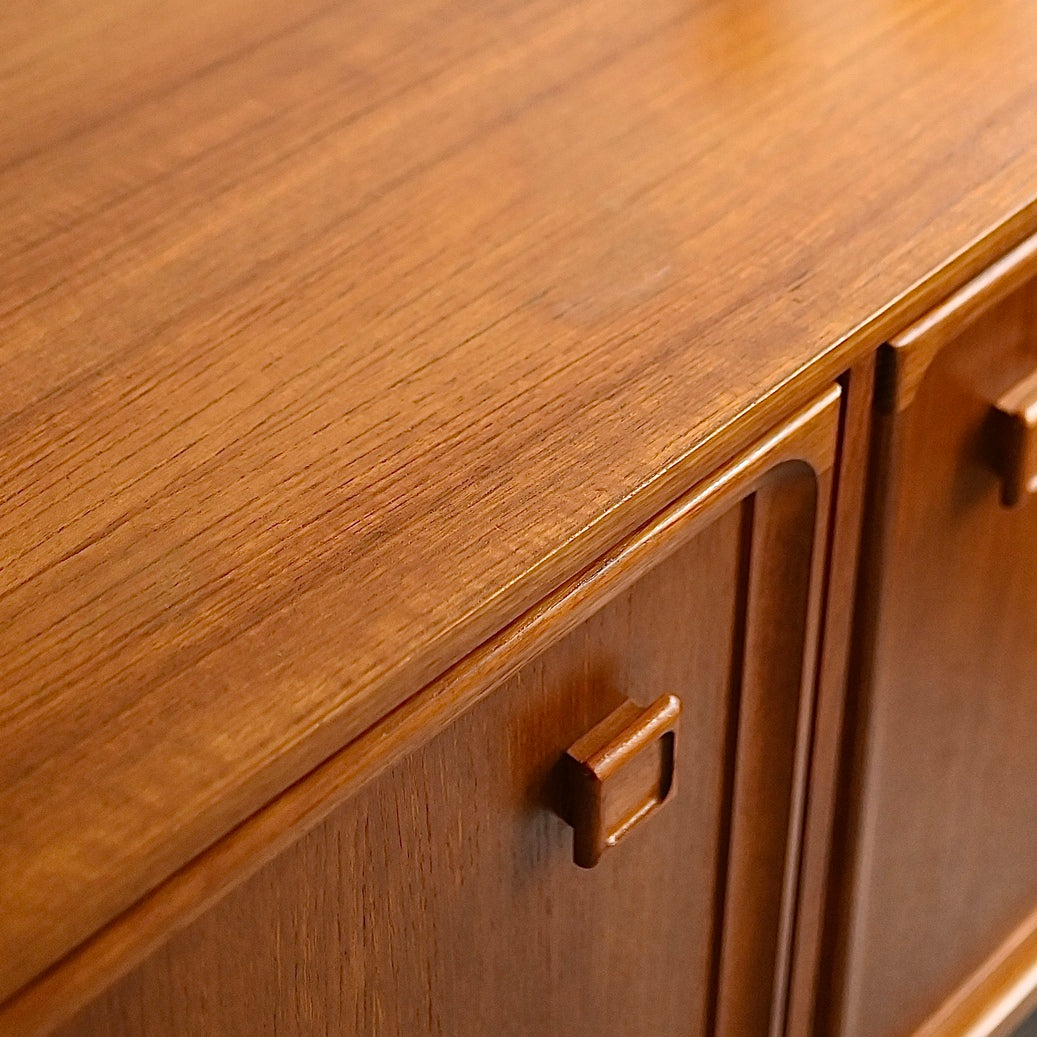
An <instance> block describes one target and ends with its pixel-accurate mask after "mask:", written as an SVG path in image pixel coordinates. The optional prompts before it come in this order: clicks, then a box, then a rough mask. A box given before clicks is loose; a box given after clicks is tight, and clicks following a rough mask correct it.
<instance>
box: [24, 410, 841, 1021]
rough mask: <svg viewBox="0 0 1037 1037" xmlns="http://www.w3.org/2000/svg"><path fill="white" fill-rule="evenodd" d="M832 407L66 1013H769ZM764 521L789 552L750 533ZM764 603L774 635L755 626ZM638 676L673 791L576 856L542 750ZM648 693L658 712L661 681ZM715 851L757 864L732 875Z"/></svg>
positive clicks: (788, 857)
mask: <svg viewBox="0 0 1037 1037" xmlns="http://www.w3.org/2000/svg"><path fill="white" fill-rule="evenodd" d="M837 413H838V407H837V400H836V398H835V396H834V395H829V397H828V398H827V401H825V402H824V404H823V405H822V406H821V407H820V409H817V410H815V411H814V412H813V413H812V414H810V415H808V416H805V420H801V421H798V422H797V423H796V424H795V426H794V428H793V429H792V430H791V431H792V434H793V440H794V441H795V446H796V450H795V452H796V453H798V454H806V455H807V456H806V457H803V458H801V459H799V460H796V461H793V462H789V461H782V460H781V456H782V452H783V448H784V446H785V445H784V444H782V442H781V439H779V440H778V441H777V442H776V443H775V445H776V446H777V449H776V450H771V451H770V452H769V454H770V463H772V464H775V463H777V464H776V467H773V468H772V469H771V470H770V471H769V472H764V473H758V472H754V471H753V469H752V467H751V466H748V467H743V469H742V478H741V479H740V481H739V485H738V488H737V491H736V493H734V494H732V493H731V492H730V491H729V489H728V488H726V487H723V486H721V487H720V488H719V489H720V492H716V493H713V494H712V495H711V496H710V497H709V500H708V502H707V503H706V510H705V512H703V510H702V509H701V508H697V509H690V510H685V511H684V513H683V514H682V515H671V516H669V518H668V520H667V521H663V522H659V523H656V524H655V525H654V528H653V529H652V530H650V531H646V533H645V536H646V537H647V540H646V542H647V545H648V556H647V557H648V558H649V559H650V561H649V566H650V567H649V568H648V570H647V571H646V572H641V573H638V571H637V570H636V569H628V570H627V572H626V577H627V579H628V580H629V579H630V578H632V577H634V576H637V577H638V578H637V579H636V582H633V583H631V584H629V585H628V586H627V587H625V588H624V589H622V590H621V591H619V592H618V593H616V592H615V588H609V583H608V578H607V574H608V569H607V568H603V569H599V570H597V572H596V573H592V574H589V576H588V577H587V579H586V580H585V581H584V582H583V583H582V584H580V585H577V586H576V587H575V588H574V589H575V590H576V591H578V592H582V590H583V587H584V586H586V587H589V588H590V594H591V600H592V601H594V602H597V601H599V598H598V595H599V594H600V593H601V592H602V591H603V590H606V589H607V590H609V591H610V594H609V596H610V597H611V599H612V600H611V601H609V602H608V603H607V604H605V605H604V607H603V608H600V609H599V610H598V611H596V612H594V613H593V614H592V615H591V616H590V617H589V618H586V617H585V618H583V619H582V622H580V623H579V625H578V626H576V628H575V629H574V630H572V631H571V632H570V633H569V634H568V635H567V636H566V637H565V638H563V639H562V640H561V641H558V642H556V643H555V644H554V645H552V646H551V647H549V648H548V649H547V650H546V651H543V652H542V653H541V654H540V655H539V656H538V657H536V658H535V659H534V660H533V661H532V662H530V663H527V664H526V665H525V666H524V667H523V668H522V669H520V670H519V672H518V673H516V674H515V675H514V676H512V677H511V678H510V679H509V680H508V681H507V682H506V683H505V684H504V685H503V686H502V687H500V688H499V689H498V690H496V691H494V692H493V693H492V694H491V695H489V696H488V697H487V698H486V700H485V701H483V702H481V703H480V704H479V705H477V706H476V707H475V708H474V709H471V710H469V711H468V712H467V713H465V714H464V715H463V716H461V717H460V718H459V719H458V720H456V721H455V722H454V723H453V724H452V725H451V726H449V727H448V728H447V729H446V730H445V731H444V732H443V733H441V734H440V735H439V736H438V738H437V739H436V740H434V741H433V742H431V743H430V744H428V745H427V746H424V747H422V748H420V749H418V750H417V751H416V752H413V753H411V754H410V755H408V756H407V757H405V758H404V759H402V760H401V761H399V762H398V763H397V764H396V765H395V766H394V767H393V768H392V769H390V770H388V771H386V772H384V773H383V774H382V775H381V776H380V777H379V778H378V779H377V780H375V781H374V782H372V783H371V784H370V785H369V786H368V787H367V788H365V789H363V790H362V791H360V792H359V794H357V795H355V796H354V797H353V798H351V799H349V800H348V801H346V802H345V803H343V804H341V805H340V806H339V807H338V809H337V810H335V811H334V812H333V813H332V814H331V815H330V816H329V817H327V818H326V819H325V820H324V821H323V822H322V823H321V824H319V825H318V826H317V827H316V828H314V829H313V830H311V831H310V832H309V834H307V835H305V836H304V838H302V839H301V840H300V841H298V842H297V843H296V844H295V845H294V846H292V847H290V848H288V849H287V850H285V851H284V852H283V853H281V854H280V855H279V856H278V857H277V858H276V859H274V860H273V861H271V862H270V863H269V864H268V865H267V866H266V867H264V868H263V869H261V870H260V871H258V872H257V873H256V874H255V875H254V876H253V877H252V878H250V879H249V880H248V881H247V882H245V883H244V884H242V885H240V886H239V887H238V888H237V889H235V890H233V891H232V892H230V893H229V895H227V896H226V897H225V898H224V899H222V900H220V901H219V902H217V903H216V904H214V905H213V906H212V907H211V909H210V910H209V911H208V912H206V913H205V914H203V915H202V916H201V917H199V918H198V919H197V920H196V921H195V922H194V923H193V924H191V925H190V926H189V927H187V928H186V929H184V931H183V932H182V933H180V934H178V935H176V936H174V937H173V938H172V939H171V940H169V941H168V943H166V944H165V945H164V946H163V947H161V948H160V949H159V950H158V951H157V952H156V953H154V954H153V955H152V956H151V957H150V958H148V959H147V960H146V961H144V962H143V963H142V964H141V965H140V966H139V967H138V968H137V969H136V970H134V971H133V972H132V973H130V974H129V975H128V976H127V977H126V978H125V979H124V980H123V981H121V982H120V983H117V984H115V985H114V986H113V987H112V988H111V989H110V990H108V991H107V992H106V993H104V994H103V995H102V996H101V997H100V998H99V999H98V1000H97V1001H96V1002H95V1003H94V1004H92V1005H90V1006H88V1007H87V1008H86V1009H85V1010H84V1011H83V1012H81V1013H80V1014H79V1015H78V1016H77V1018H76V1019H74V1020H73V1021H71V1022H70V1024H69V1025H68V1026H67V1027H66V1028H64V1029H63V1030H62V1031H61V1032H62V1033H63V1034H64V1035H66V1037H71V1035H73V1034H74V1035H77V1037H85V1035H101V1034H110V1033H119V1034H120V1035H125V1037H132V1035H134V1034H141V1035H143V1034H147V1035H149V1037H152V1035H154V1037H161V1035H164V1034H170V1035H172V1034H182V1033H226V1034H235V1033H241V1034H245V1033H262V1032H276V1033H278V1034H285V1035H288V1034H307V1033H314V1032H330V1033H363V1034H368V1033H370V1034H397V1033H398V1034H408V1035H414V1037H419V1035H430V1037H431V1035H432V1034H437V1033H446V1034H451V1035H456V1037H468V1035H471V1037H484V1035H485V1034H488V1033H515V1034H518V1033H523V1034H525V1033H528V1034H541V1033H543V1034H547V1033H555V1032H558V1033H567V1034H574V1035H582V1034H586V1035H588V1037H590V1035H595V1037H597V1035H599V1034H601V1033H631V1034H632V1033H641V1032H650V1033H665V1034H671V1035H674V1037H677V1035H705V1034H713V1033H717V1034H722V1035H730V1037H736V1035H739V1034H744V1033H747V1032H752V1033H765V1032H768V1031H770V1030H771V1028H772V1027H773V1028H774V1030H775V1032H777V1031H779V1030H780V1028H781V1025H782V1023H781V1011H782V1004H783V996H782V993H781V991H780V990H776V989H774V986H773V984H774V976H775V969H774V962H775V959H776V958H780V957H781V955H782V953H783V951H782V944H784V943H785V942H786V941H787V938H788V930H787V926H785V925H782V924H781V922H780V919H781V918H782V917H783V915H786V914H787V911H788V907H789V905H788V904H787V903H785V901H786V898H787V897H788V896H789V893H790V891H791V889H792V884H791V883H790V881H789V880H790V877H791V878H794V876H795V874H796V870H797V865H796V857H797V853H798V846H799V842H800V840H799V835H798V829H799V821H798V818H799V813H800V811H799V809H798V808H797V806H796V803H797V801H798V800H800V799H801V798H802V786H803V782H804V780H805V772H804V770H803V768H802V766H801V765H800V762H801V760H802V758H803V746H802V744H801V742H802V741H803V740H805V739H806V738H807V734H808V731H809V723H808V721H809V718H810V715H811V705H812V703H811V689H812V685H813V672H812V670H813V666H812V656H813V652H814V649H815V647H816V634H815V631H814V630H813V628H814V625H815V620H814V609H815V608H816V606H817V604H818V601H817V596H816V593H815V590H816V581H815V580H813V579H812V578H811V574H812V572H814V571H815V570H816V568H817V567H818V565H819V564H820V563H821V561H822V560H823V558H824V554H825V539H824V531H825V529H826V527H827V518H828V513H827V508H828V492H829V489H830V479H829V478H828V471H827V468H828V466H829V465H830V464H831V461H832V459H833V455H834V445H835V444H834V437H835V431H836V418H837ZM789 445H792V444H789ZM814 465H818V466H820V470H816V469H815V468H814V467H813V466H814ZM745 494H748V496H747V497H745V496H744V495H745ZM732 496H733V497H734V499H735V500H737V499H738V498H739V497H742V498H743V499H742V501H741V503H738V504H736V505H735V506H733V507H732ZM779 538H780V539H782V540H784V541H785V542H787V543H789V544H790V545H791V549H790V550H789V551H787V552H784V553H779V552H775V551H773V550H772V549H771V547H772V542H773V541H774V540H776V539H779ZM640 539H641V537H640V536H639V538H638V540H640ZM623 546H624V547H625V548H626V549H628V550H629V549H631V548H633V547H634V544H628V545H623ZM628 557H637V555H636V553H635V554H634V555H633V556H629V555H628ZM747 616H749V617H752V618H750V619H748V621H747ZM765 619H766V628H767V629H768V630H774V631H781V634H780V635H778V636H773V635H772V636H771V637H770V638H767V637H762V638H761V637H759V636H758V635H759V631H758V630H756V629H754V628H755V626H756V624H758V623H759V624H763V622H764V620H765ZM659 686H666V687H672V688H675V689H677V690H678V691H679V694H680V697H681V699H682V701H683V703H684V709H683V711H682V718H681V721H682V729H681V737H680V739H679V740H678V741H677V743H676V747H677V756H678V760H677V767H678V769H679V771H680V774H681V778H682V781H683V785H684V787H683V788H682V791H681V795H680V796H678V797H676V798H675V799H673V801H672V803H668V804H667V806H666V808H665V809H663V810H660V811H659V812H658V815H657V816H656V817H654V818H653V819H652V821H651V823H649V824H645V825H644V826H643V827H642V828H641V829H639V830H638V831H637V833H636V836H634V835H632V836H631V837H630V838H628V839H625V840H623V841H622V842H620V843H619V844H617V846H616V847H615V848H614V849H612V850H610V852H609V853H607V854H606V855H604V856H603V857H602V859H601V861H600V863H599V864H598V865H597V867H595V868H594V869H593V870H590V871H587V870H583V869H580V868H577V867H576V866H575V865H574V864H573V862H572V859H571V846H570V841H571V835H570V834H569V830H568V828H567V827H566V825H565V824H564V823H562V821H561V820H560V819H559V818H557V817H555V816H554V814H553V810H552V804H553V803H554V802H555V801H556V797H557V794H558V791H559V790H558V788H557V783H558V780H559V778H561V777H562V776H563V775H562V774H561V773H560V772H559V769H558V767H557V763H558V758H559V753H560V752H561V751H562V750H563V748H564V747H565V746H566V744H567V743H569V742H570V741H574V742H575V744H576V745H577V746H579V745H581V743H587V742H588V739H589V735H588V734H586V733H584V734H582V736H581V737H580V738H578V739H577V738H576V737H575V736H576V735H577V734H579V733H580V732H581V731H584V732H585V731H586V729H587V728H588V727H592V728H593V727H597V726H598V725H595V723H594V721H595V718H597V717H600V716H601V715H602V714H610V710H612V711H613V712H612V713H611V714H610V715H609V717H608V720H611V721H614V723H612V725H611V726H612V727H613V728H614V727H616V726H618V725H620V724H622V725H624V726H626V725H627V724H628V723H629V722H630V721H631V720H634V719H636V716H635V710H634V708H633V707H632V706H631V704H630V702H629V700H626V699H625V698H624V696H626V695H630V696H633V697H634V698H635V699H636V700H639V701H642V702H644V701H645V700H646V699H647V698H648V697H649V696H650V695H651V694H652V690H653V689H654V688H657V687H659ZM764 709H766V711H767V712H768V714H769V715H770V717H771V718H772V721H773V725H772V727H771V728H769V729H767V730H763V729H762V728H761V725H760V723H759V717H760V716H761V715H762V713H763V711H764ZM649 713H650V715H651V716H654V717H661V718H662V719H663V721H664V722H667V723H668V722H669V721H670V720H672V717H671V716H670V715H669V714H670V713H672V706H671V705H670V704H669V703H667V702H666V700H665V699H664V700H663V704H662V706H661V708H660V709H658V710H654V711H651V710H649ZM617 714H619V716H618V719H617ZM773 731H777V732H778V735H774V734H773V733H772V732H773ZM613 735H614V731H613V732H612V734H609V735H607V736H606V741H612V737H613ZM577 751H578V755H579V756H580V757H581V758H582V757H583V756H584V755H586V754H585V753H584V751H583V750H582V749H579V750H577ZM459 775H463V778H464V780H458V778H459ZM473 791H474V792H475V793H476V794H475V795H472V794H471V793H472V792H473ZM761 797H762V798H761ZM764 807H766V809H762V808H764ZM750 858H751V861H752V865H753V866H752V868H751V869H750V868H749V867H745V866H743V867H741V868H739V867H735V868H734V869H732V865H733V864H734V862H735V861H736V860H746V861H748V859H750ZM731 874H739V875H740V876H742V877H743V878H744V877H748V876H750V875H751V876H753V877H754V878H755V883H753V884H745V885H740V886H738V887H737V888H731V887H730V885H729V878H728V876H729V875H731ZM735 894H737V895H735ZM751 921H755V925H750V924H749V923H750V922H751ZM718 973H719V974H720V975H721V976H722V977H724V979H723V982H722V983H721V997H720V1002H719V1004H718V1003H717V1000H716V997H715V994H714V992H715V990H716V977H717V975H718ZM734 983H737V984H738V986H739V987H740V988H741V989H742V991H743V992H751V995H752V996H751V997H749V998H748V999H745V998H741V999H740V1002H739V1004H738V1006H737V1009H738V1011H739V1012H740V1013H741V1015H740V1018H739V1019H735V1018H733V1017H732V1015H731V1007H730V1006H727V1007H725V1004H724V996H725V991H729V985H730V984H734ZM730 992H732V993H733V991H730ZM750 1007H755V1008H756V1010H759V1011H762V1013H763V1014H762V1015H758V1016H754V1015H753V1014H751V1013H749V1012H747V1009H749V1008H750ZM772 1013H773V1014H772ZM7 1021H8V1022H10V1021H11V1020H10V1018H8V1020H7ZM746 1026H748V1027H749V1029H746V1028H745V1027H746Z"/></svg>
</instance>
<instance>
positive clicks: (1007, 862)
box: [833, 241, 1037, 1037]
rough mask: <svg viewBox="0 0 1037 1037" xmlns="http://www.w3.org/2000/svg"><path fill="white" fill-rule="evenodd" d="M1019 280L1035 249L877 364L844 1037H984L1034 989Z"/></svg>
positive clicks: (841, 1023) (908, 335) (1033, 364)
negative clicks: (921, 1036)
mask: <svg viewBox="0 0 1037 1037" xmlns="http://www.w3.org/2000/svg"><path fill="white" fill-rule="evenodd" d="M1035 273H1037V243H1035V242H1032V241H1031V242H1029V243H1027V244H1025V245H1024V246H1022V247H1021V248H1020V249H1018V250H1017V251H1016V252H1015V253H1013V254H1012V255H1010V256H1008V257H1006V258H1005V259H1004V260H1003V261H1002V262H1001V263H999V264H997V265H996V266H995V267H993V268H992V269H991V270H990V271H988V272H987V273H986V274H985V275H984V276H982V277H980V278H979V279H977V280H976V281H974V282H973V283H971V284H969V285H967V286H966V287H965V288H964V289H963V290H962V291H960V292H959V293H957V294H956V295H955V296H954V297H952V298H951V299H950V300H948V301H947V303H946V304H944V305H943V306H941V307H940V308H939V309H937V310H936V311H935V312H933V313H932V314H930V315H929V316H928V317H926V318H925V319H924V320H922V321H920V322H919V323H918V324H916V325H915V326H913V327H912V328H910V329H908V330H907V331H906V332H905V333H904V334H903V335H902V336H900V337H899V338H898V339H896V340H894V341H893V342H892V343H891V344H890V345H889V346H886V347H884V349H883V352H882V355H881V356H880V372H879V382H878V411H879V412H878V413H877V414H876V416H875V428H874V433H875V435H874V458H873V469H872V477H873V481H872V489H873V499H872V507H871V538H870V542H868V543H867V544H866V558H865V563H864V572H865V576H866V579H867V581H868V582H867V585H866V588H865V594H864V600H863V607H862V610H861V615H860V619H861V621H862V631H863V637H862V639H861V642H860V643H859V645H858V648H859V651H858V653H857V658H856V665H855V666H854V667H853V672H854V673H855V674H856V677H857V681H856V685H855V686H854V687H852V688H851V696H850V702H851V705H852V706H855V708H856V711H857V713H856V718H855V726H856V731H857V744H856V776H855V780H854V783H853V785H852V787H851V795H853V796H854V797H856V808H855V811H854V821H853V830H852V833H851V835H850V841H849V844H848V845H847V846H846V848H845V858H846V871H845V874H844V883H843V888H842V898H841V911H842V916H841V918H840V920H839V923H838V924H839V927H840V942H841V946H842V950H841V953H840V957H841V961H842V967H841V972H840V975H839V977H838V991H837V995H836V998H835V1006H834V1009H835V1016H834V1019H833V1030H834V1031H835V1032H839V1033H844V1034H847V1035H850V1034H852V1035H855V1037H872V1035H875V1037H879V1035H882V1037H898V1035H902V1034H914V1033H916V1032H917V1033H922V1032H924V1033H926V1034H933V1035H935V1034H938V1033H942V1034H946V1035H950V1034H962V1033H965V1032H966V1028H967V1027H966V1023H965V1022H964V1020H965V1018H966V1016H965V1014H963V1013H967V1014H968V1017H969V1019H970V1020H971V1021H970V1022H969V1023H968V1024H967V1025H968V1026H971V1025H973V1024H974V1025H975V1026H976V1027H977V1029H975V1030H972V1029H968V1030H967V1032H969V1033H970V1034H971V1033H975V1034H977V1035H978V1034H981V1033H990V1032H994V1028H996V1027H1001V1026H1002V1025H1004V1026H1008V1025H1009V1023H1008V1019H1009V1016H1012V1015H1021V1014H1022V1012H1023V1008H1024V1005H1023V1002H1025V1001H1026V1000H1027V999H1028V997H1029V996H1030V995H1029V993H1028V987H1029V986H1032V984H1033V982H1034V981H1035V980H1037V973H1034V975H1033V978H1031V980H1030V981H1029V983H1027V982H1024V981H1022V980H1020V979H1019V977H1020V976H1023V975H1024V974H1025V973H1026V970H1027V969H1028V968H1029V969H1031V970H1032V967H1033V966H1034V965H1037V944H1035V943H1034V940H1033V939H1032V936H1033V929H1034V925H1035V922H1037V915H1033V912H1034V910H1035V908H1037V500H1029V501H1026V500H1024V499H1023V498H1024V497H1025V493H1020V492H1019V491H1020V487H1022V488H1023V489H1025V487H1023V486H1022V484H1023V483H1025V482H1026V481H1027V479H1026V478H1025V471H1024V469H1025V466H1026V465H1027V464H1028V463H1030V462H1029V461H1028V460H1027V457H1028V455H1027V454H1026V450H1025V449H1023V450H1021V451H1020V450H1019V449H1018V448H1019V447H1020V445H1022V446H1024V447H1026V444H1027V443H1029V444H1030V446H1033V445H1035V444H1034V442H1033V441H1032V440H1031V439H1030V438H1029V437H1031V435H1032V431H1027V430H1026V429H1025V427H1023V426H1024V425H1025V421H1026V416H1025V413H1024V412H1025V411H1026V410H1027V406H1028V405H1027V399H1028V398H1029V397H1028V395H1027V394H1028V393H1030V394H1031V395H1032V402H1033V405H1034V406H1035V407H1037V381H1034V375H1035V373H1037V281H1034V280H1031V278H1032V277H1033V276H1034V274H1035ZM1028 385H1031V386H1033V388H1030V389H1028V388H1027V386H1028ZM999 401H1000V406H1001V408H1002V410H1006V409H1007V411H1012V410H1014V411H1015V412H1016V415H1017V418H1018V419H1019V421H1022V424H1019V423H1018V421H1017V420H1016V419H1015V418H1011V416H1010V415H1007V416H1006V415H1004V414H1000V415H999V413H998V406H999ZM1034 417H1037V412H1035V414H1034ZM1013 444H1014V445H1013ZM1026 449H1029V447H1026ZM1020 477H1022V479H1021V478H1020ZM1031 496H1032V494H1031ZM1013 498H1018V503H1017V506H1014V507H1008V506H1006V501H1010V500H1012V499H1013ZM1028 919H1030V921H1028ZM1020 970H1021V971H1020ZM1013 977H1015V978H1013ZM927 1020H929V1022H928V1023H926V1021H927ZM984 1020H985V1021H984ZM923 1024H926V1025H927V1027H928V1028H927V1029H925V1030H924V1031H923V1030H921V1029H920V1027H922V1026H923ZM998 1032H1001V1030H998Z"/></svg>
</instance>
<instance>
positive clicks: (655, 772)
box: [559, 695, 681, 868]
mask: <svg viewBox="0 0 1037 1037" xmlns="http://www.w3.org/2000/svg"><path fill="white" fill-rule="evenodd" d="M680 711H681V704H680V699H678V698H677V697H676V696H675V695H662V696H660V697H659V698H657V699H656V700H655V701H654V702H653V703H652V704H651V705H650V706H647V707H644V706H638V705H636V704H635V703H633V702H631V701H630V700H629V699H627V700H626V701H625V702H624V703H623V704H622V705H621V706H620V707H619V708H618V709H616V710H615V711H614V712H612V713H610V714H609V715H608V716H607V717H605V719H604V720H602V721H601V722H600V723H598V724H596V725H595V726H594V727H593V728H591V730H590V731H588V732H587V733H586V734H585V735H584V736H583V737H582V738H580V739H578V740H577V741H576V742H574V743H573V744H572V745H571V746H570V747H569V749H568V750H567V751H566V753H565V755H564V756H563V757H562V763H561V778H562V784H563V788H562V790H561V791H562V803H561V808H560V810H559V813H560V814H561V815H562V817H563V818H564V819H565V821H567V822H568V823H569V824H570V825H572V828H573V860H574V861H575V862H576V863H577V864H578V865H579V866H580V867H581V868H593V867H594V865H595V864H597V863H598V860H599V859H600V857H601V855H602V854H603V853H604V852H605V850H607V849H608V848H609V847H610V846H615V844H616V843H618V842H619V840H620V839H622V838H623V837H624V836H625V835H626V834H627V833H628V832H629V831H630V830H631V829H632V828H633V827H634V826H635V825H637V824H638V823H640V822H641V821H643V820H644V819H645V818H646V817H648V816H649V815H650V814H653V813H654V812H655V811H656V810H658V809H659V807H661V806H662V805H663V803H665V802H666V801H667V800H668V799H671V798H672V797H673V794H674V791H675V784H676V781H675V778H676V774H675V772H674V764H675V761H676V758H677V757H676V753H677V718H678V717H679V716H680Z"/></svg>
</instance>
